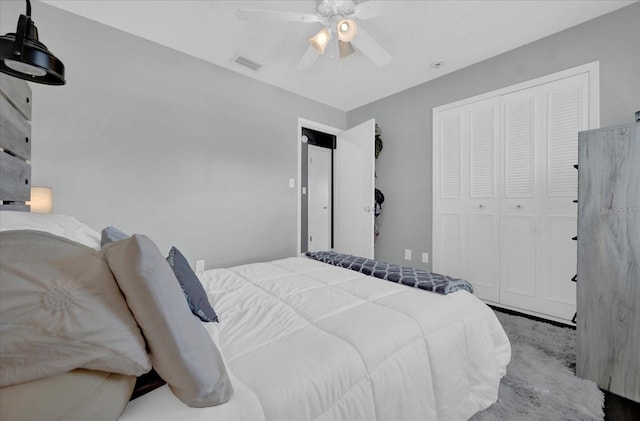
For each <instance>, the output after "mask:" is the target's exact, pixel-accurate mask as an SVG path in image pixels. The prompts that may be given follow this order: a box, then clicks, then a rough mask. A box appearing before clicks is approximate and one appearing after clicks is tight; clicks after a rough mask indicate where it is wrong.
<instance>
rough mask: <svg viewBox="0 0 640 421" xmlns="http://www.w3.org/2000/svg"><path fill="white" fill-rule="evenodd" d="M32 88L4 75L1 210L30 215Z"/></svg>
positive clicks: (0, 81)
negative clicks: (28, 202)
mask: <svg viewBox="0 0 640 421" xmlns="http://www.w3.org/2000/svg"><path fill="white" fill-rule="evenodd" d="M30 121H31V88H30V87H29V85H28V84H27V82H25V81H24V80H21V79H17V78H15V77H12V76H8V75H5V74H1V73H0V210H17V211H25V212H29V205H28V204H26V203H25V202H27V201H29V199H30V197H31V161H30V160H31V123H30Z"/></svg>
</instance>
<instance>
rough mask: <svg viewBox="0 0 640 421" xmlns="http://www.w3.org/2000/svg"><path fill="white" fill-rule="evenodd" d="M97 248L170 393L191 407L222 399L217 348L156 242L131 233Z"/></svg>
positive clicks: (225, 393) (225, 380)
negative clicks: (122, 238)
mask: <svg viewBox="0 0 640 421" xmlns="http://www.w3.org/2000/svg"><path fill="white" fill-rule="evenodd" d="M103 251H104V253H105V256H106V258H107V262H108V263H109V267H110V268H111V271H112V272H113V273H114V275H115V277H116V280H117V282H118V285H120V289H121V290H122V292H124V295H125V297H126V300H127V304H128V305H129V308H130V309H131V311H132V312H133V314H134V316H135V317H136V320H137V321H138V324H139V325H140V327H141V329H142V332H143V334H144V336H145V338H146V340H147V345H148V347H149V351H150V354H151V362H152V363H153V368H155V370H156V371H157V372H158V374H160V376H161V377H162V378H163V379H164V380H166V382H167V383H168V384H169V387H170V388H171V390H172V391H173V393H174V394H175V395H176V396H177V397H178V398H179V399H180V400H181V401H182V402H184V403H185V404H187V405H189V406H193V407H205V406H215V405H219V404H222V403H225V402H227V401H228V400H229V398H230V397H231V395H232V394H233V388H232V386H231V382H230V380H229V375H228V374H227V370H226V368H225V366H224V362H223V361H222V357H221V355H220V351H219V350H218V348H217V347H216V346H215V344H214V343H213V341H212V340H211V338H210V337H209V335H208V334H207V332H206V330H205V329H204V327H203V326H202V324H201V322H200V321H199V320H198V319H197V318H196V317H194V315H193V314H191V311H190V310H189V306H188V305H187V303H186V301H185V299H184V295H183V294H182V291H181V290H180V286H179V284H178V282H176V277H175V275H174V274H173V271H172V270H171V267H169V264H168V263H167V261H166V260H165V259H164V257H163V256H162V254H161V253H160V250H158V247H157V246H156V245H155V244H154V243H153V241H151V239H149V238H148V237H146V236H144V235H139V234H134V235H133V236H131V237H130V238H129V239H126V240H122V241H117V242H113V243H110V244H107V245H106V246H105V248H104V250H103Z"/></svg>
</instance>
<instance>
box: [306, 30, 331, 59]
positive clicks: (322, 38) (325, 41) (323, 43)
mask: <svg viewBox="0 0 640 421" xmlns="http://www.w3.org/2000/svg"><path fill="white" fill-rule="evenodd" d="M329 41H331V32H329V30H328V29H327V28H322V29H321V30H320V32H318V33H317V34H315V35H314V36H313V37H311V38H309V44H311V45H312V46H313V48H315V49H316V51H317V52H318V53H320V54H324V49H325V48H327V45H329Z"/></svg>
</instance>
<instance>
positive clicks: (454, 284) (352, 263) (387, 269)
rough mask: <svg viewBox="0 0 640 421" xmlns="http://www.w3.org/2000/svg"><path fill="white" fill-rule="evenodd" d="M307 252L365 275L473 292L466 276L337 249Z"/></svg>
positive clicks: (445, 290) (445, 291)
mask: <svg viewBox="0 0 640 421" xmlns="http://www.w3.org/2000/svg"><path fill="white" fill-rule="evenodd" d="M306 255H307V256H308V257H310V258H312V259H315V260H318V261H320V262H324V263H329V264H330V265H334V266H339V267H343V268H346V269H351V270H355V271H356V272H360V273H364V274H365V275H370V276H375V277H376V278H380V279H386V280H387V281H391V282H396V283H398V284H402V285H407V286H410V287H414V288H420V289H424V290H427V291H431V292H437V293H438V294H445V295H446V294H449V293H450V292H455V291H458V290H460V289H464V290H465V291H469V292H470V293H473V286H471V284H470V283H469V282H468V281H465V280H464V279H458V278H452V277H450V276H447V275H440V274H439V273H433V272H427V271H426V270H420V269H414V268H410V267H407V266H400V265H393V264H390V263H386V262H379V261H377V260H371V259H366V258H364V257H356V256H351V255H348V254H342V253H336V252H334V251H316V252H307V253H306Z"/></svg>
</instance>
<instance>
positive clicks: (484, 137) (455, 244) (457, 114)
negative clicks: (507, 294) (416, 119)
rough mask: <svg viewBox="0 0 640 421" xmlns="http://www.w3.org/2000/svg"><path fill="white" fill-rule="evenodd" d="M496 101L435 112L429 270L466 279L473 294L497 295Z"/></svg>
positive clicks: (486, 298)
mask: <svg viewBox="0 0 640 421" xmlns="http://www.w3.org/2000/svg"><path fill="white" fill-rule="evenodd" d="M497 123H498V101H497V99H495V98H494V99H490V100H487V101H479V102H477V103H474V104H471V105H469V106H466V107H460V108H457V109H454V110H451V111H445V112H443V113H440V114H439V116H438V119H437V120H436V124H438V136H437V139H438V142H439V143H438V145H437V147H438V149H439V159H438V160H437V161H436V168H435V171H436V172H437V174H438V176H439V177H438V178H439V183H438V185H437V186H436V194H437V197H438V200H437V208H436V218H435V224H434V238H435V239H436V250H437V253H436V255H435V256H434V263H433V265H434V266H433V270H434V271H435V272H439V273H444V274H448V275H452V276H456V277H460V278H464V279H467V280H468V281H470V282H471V283H472V284H473V287H474V290H475V294H476V296H478V297H480V298H482V299H485V300H489V301H494V302H498V299H499V266H498V261H499V260H498V259H499V253H500V250H499V235H498V233H499V219H498V211H499V206H498V199H497V192H498V187H497V184H496V171H495V165H496V161H497V160H498V152H499V149H498V147H497V139H498V137H497V129H498V125H497Z"/></svg>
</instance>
